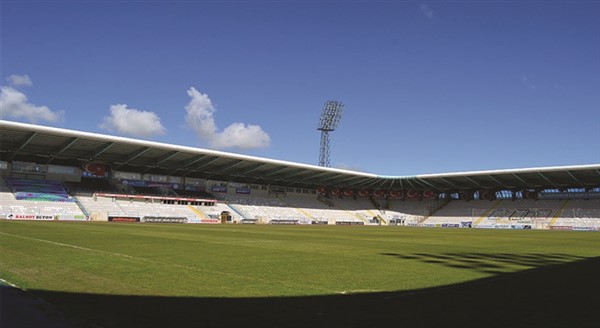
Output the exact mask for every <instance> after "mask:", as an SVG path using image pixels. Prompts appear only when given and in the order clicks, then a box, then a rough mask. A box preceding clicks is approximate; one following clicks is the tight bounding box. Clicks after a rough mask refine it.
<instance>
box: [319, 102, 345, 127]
mask: <svg viewBox="0 0 600 328" xmlns="http://www.w3.org/2000/svg"><path fill="white" fill-rule="evenodd" d="M343 110H344V104H342V103H341V102H339V101H335V100H328V101H327V102H325V105H324V106H323V111H322V112H321V119H320V120H319V127H318V128H317V130H321V131H333V130H335V129H336V128H337V125H338V123H339V122H340V120H341V119H342V111H343Z"/></svg>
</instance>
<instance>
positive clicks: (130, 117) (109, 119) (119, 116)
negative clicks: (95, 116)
mask: <svg viewBox="0 0 600 328" xmlns="http://www.w3.org/2000/svg"><path fill="white" fill-rule="evenodd" d="M100 128H102V129H105V130H108V131H111V132H117V133H120V134H125V135H130V136H134V137H152V136H156V135H163V134H165V132H166V129H165V127H164V126H162V124H161V123H160V118H159V117H158V116H157V115H156V114H155V113H153V112H147V111H141V110H137V109H133V108H127V105H125V104H117V105H112V106H110V116H105V117H104V119H103V121H102V123H101V124H100Z"/></svg>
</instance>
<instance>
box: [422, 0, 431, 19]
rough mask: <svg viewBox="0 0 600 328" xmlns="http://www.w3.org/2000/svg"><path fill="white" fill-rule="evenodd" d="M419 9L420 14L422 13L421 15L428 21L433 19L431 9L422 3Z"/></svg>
mask: <svg viewBox="0 0 600 328" xmlns="http://www.w3.org/2000/svg"><path fill="white" fill-rule="evenodd" d="M419 9H420V10H421V13H422V14H423V15H424V16H425V17H427V18H429V19H432V18H433V10H432V9H431V8H430V7H429V6H428V5H426V4H424V3H422V4H421V5H420V6H419Z"/></svg>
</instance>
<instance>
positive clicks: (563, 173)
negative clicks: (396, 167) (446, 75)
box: [0, 120, 600, 192]
mask: <svg viewBox="0 0 600 328" xmlns="http://www.w3.org/2000/svg"><path fill="white" fill-rule="evenodd" d="M0 159H1V160H3V161H8V162H12V161H29V162H36V163H39V164H55V165H67V166H79V165H83V164H86V163H104V164H107V165H109V166H110V167H112V170H118V171H126V172H139V173H149V174H160V175H174V176H185V177H195V178H202V179H210V180H217V181H231V182H240V183H249V184H262V185H277V186H286V187H295V188H319V187H335V188H341V189H344V188H352V189H371V190H375V189H383V190H392V189H403V190H435V191H442V192H456V191H460V190H502V189H511V190H522V189H529V188H535V189H568V188H586V189H591V188H599V187H600V164H591V165H575V166H556V167H540V168H526V169H509V170H492V171H472V172H457V173H443V174H422V175H414V176H379V175H376V174H371V173H364V172H356V171H349V170H341V169H335V168H326V167H320V166H315V165H307V164H301V163H294V162H287V161H280V160H273V159H268V158H260V157H254V156H246V155H240V154H234V153H227V152H220V151H214V150H208V149H201V148H194V147H185V146H178V145H171V144H165V143H158V142H151V141H144V140H138V139H130V138H122V137H115V136H109V135H103V134H95V133H88V132H82V131H75V130H67V129H60V128H53V127H46V126H41V125H32V124H24V123H17V122H11V121H4V120H0Z"/></svg>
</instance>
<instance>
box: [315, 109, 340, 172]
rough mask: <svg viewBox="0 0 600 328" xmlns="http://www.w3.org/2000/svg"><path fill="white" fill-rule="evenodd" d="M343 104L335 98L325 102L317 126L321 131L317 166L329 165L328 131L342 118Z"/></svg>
mask: <svg viewBox="0 0 600 328" xmlns="http://www.w3.org/2000/svg"><path fill="white" fill-rule="evenodd" d="M343 110H344V104H342V103H341V102H339V101H335V100H328V101H327V102H325V106H324V107H323V112H322V113H321V119H320V120H319V127H318V128H317V130H320V131H321V151H320V153H319V166H325V167H329V132H332V131H334V130H335V129H336V128H337V125H338V123H339V122H340V120H341V119H342V111H343Z"/></svg>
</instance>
